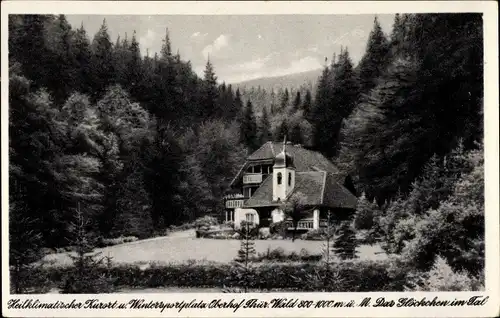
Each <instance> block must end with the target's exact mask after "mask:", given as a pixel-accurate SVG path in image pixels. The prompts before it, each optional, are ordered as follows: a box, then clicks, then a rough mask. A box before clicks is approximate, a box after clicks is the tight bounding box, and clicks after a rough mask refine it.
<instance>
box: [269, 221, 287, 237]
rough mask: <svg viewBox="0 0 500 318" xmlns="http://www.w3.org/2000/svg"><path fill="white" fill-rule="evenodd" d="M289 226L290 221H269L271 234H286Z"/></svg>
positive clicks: (282, 235)
mask: <svg viewBox="0 0 500 318" xmlns="http://www.w3.org/2000/svg"><path fill="white" fill-rule="evenodd" d="M289 226H290V222H287V221H281V222H274V223H271V225H270V226H269V232H270V233H271V234H275V235H279V236H281V237H285V236H286V235H287V232H288V227H289Z"/></svg>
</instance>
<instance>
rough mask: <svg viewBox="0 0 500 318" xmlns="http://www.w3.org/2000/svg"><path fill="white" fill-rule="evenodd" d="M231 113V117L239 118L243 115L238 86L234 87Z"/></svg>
mask: <svg viewBox="0 0 500 318" xmlns="http://www.w3.org/2000/svg"><path fill="white" fill-rule="evenodd" d="M231 114H232V118H233V119H241V118H242V116H243V101H242V100H241V93H240V89H239V88H237V89H236V93H235V95H234V99H233V103H232V111H231Z"/></svg>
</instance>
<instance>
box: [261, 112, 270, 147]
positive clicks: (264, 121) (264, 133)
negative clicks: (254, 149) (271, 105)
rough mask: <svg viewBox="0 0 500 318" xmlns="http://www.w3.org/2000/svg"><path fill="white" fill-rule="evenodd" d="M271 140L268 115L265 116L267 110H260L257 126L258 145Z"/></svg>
mask: <svg viewBox="0 0 500 318" xmlns="http://www.w3.org/2000/svg"><path fill="white" fill-rule="evenodd" d="M272 139H273V136H272V134H271V122H270V121H269V115H268V114H267V108H265V107H264V108H263V109H262V118H261V120H260V125H259V144H260V145H263V144H264V143H266V142H268V141H270V140H272Z"/></svg>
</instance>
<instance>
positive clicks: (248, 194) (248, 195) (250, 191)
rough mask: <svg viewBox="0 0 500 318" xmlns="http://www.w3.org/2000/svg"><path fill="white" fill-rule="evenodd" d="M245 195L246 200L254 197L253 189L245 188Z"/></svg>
mask: <svg viewBox="0 0 500 318" xmlns="http://www.w3.org/2000/svg"><path fill="white" fill-rule="evenodd" d="M243 195H244V196H245V198H249V197H250V196H251V195H252V189H251V188H244V189H243Z"/></svg>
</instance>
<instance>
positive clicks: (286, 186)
mask: <svg viewBox="0 0 500 318" xmlns="http://www.w3.org/2000/svg"><path fill="white" fill-rule="evenodd" d="M294 187H295V165H294V162H293V156H292V155H291V154H289V153H287V152H286V137H285V139H284V141H283V150H282V151H281V152H280V153H279V154H278V155H277V156H276V158H275V159H274V165H273V201H284V200H286V198H287V197H288V195H289V194H290V193H291V192H292V191H293V188H294Z"/></svg>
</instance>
